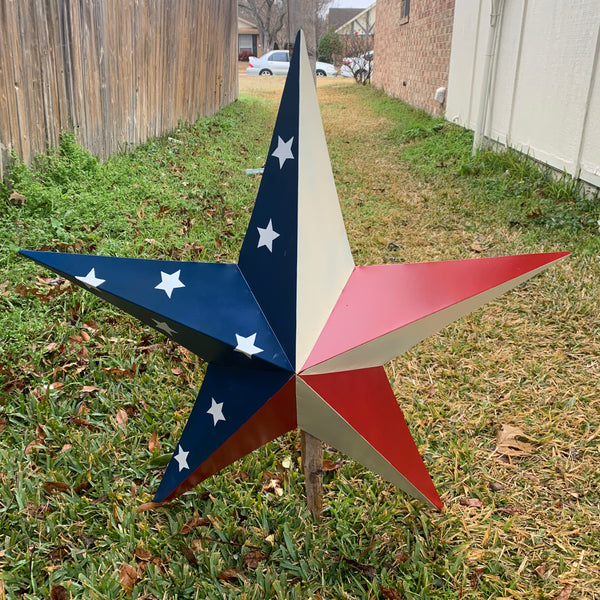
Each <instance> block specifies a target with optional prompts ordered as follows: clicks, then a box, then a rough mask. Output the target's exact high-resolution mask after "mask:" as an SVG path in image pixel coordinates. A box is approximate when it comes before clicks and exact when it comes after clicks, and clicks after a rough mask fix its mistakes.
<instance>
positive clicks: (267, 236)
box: [256, 219, 279, 252]
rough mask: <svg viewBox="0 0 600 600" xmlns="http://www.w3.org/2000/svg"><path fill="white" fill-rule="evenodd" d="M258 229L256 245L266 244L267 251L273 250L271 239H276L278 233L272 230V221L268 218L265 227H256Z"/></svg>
mask: <svg viewBox="0 0 600 600" xmlns="http://www.w3.org/2000/svg"><path fill="white" fill-rule="evenodd" d="M256 229H258V235H259V236H260V237H259V240H258V246H257V248H260V247H261V246H266V247H267V248H268V249H269V252H273V240H276V239H277V238H278V237H279V234H278V233H277V232H276V231H274V230H273V222H272V221H271V219H269V224H268V225H267V226H266V227H257V228H256Z"/></svg>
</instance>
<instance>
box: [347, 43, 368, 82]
mask: <svg viewBox="0 0 600 600" xmlns="http://www.w3.org/2000/svg"><path fill="white" fill-rule="evenodd" d="M372 71H373V50H369V52H365V53H364V54H361V55H359V56H354V57H351V58H344V60H343V61H342V67H341V69H340V75H342V77H354V78H355V79H360V80H361V81H364V80H366V79H370V77H371V73H372Z"/></svg>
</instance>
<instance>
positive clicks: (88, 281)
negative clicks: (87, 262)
mask: <svg viewBox="0 0 600 600" xmlns="http://www.w3.org/2000/svg"><path fill="white" fill-rule="evenodd" d="M75 279H79V281H81V283H85V285H87V286H89V287H98V286H99V285H102V284H103V283H104V282H105V281H106V279H99V278H98V277H96V269H92V270H91V271H90V272H89V273H88V274H87V275H86V276H85V277H82V276H77V275H76V276H75Z"/></svg>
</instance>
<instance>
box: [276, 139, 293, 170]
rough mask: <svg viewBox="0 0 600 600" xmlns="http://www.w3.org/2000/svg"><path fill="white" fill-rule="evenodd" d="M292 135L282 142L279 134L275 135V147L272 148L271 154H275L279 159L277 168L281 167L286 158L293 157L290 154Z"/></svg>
mask: <svg viewBox="0 0 600 600" xmlns="http://www.w3.org/2000/svg"><path fill="white" fill-rule="evenodd" d="M293 141H294V137H293V136H292V137H291V138H290V139H289V140H288V141H287V142H284V141H283V140H282V139H281V138H280V137H279V136H277V148H275V150H273V154H272V155H271V156H276V157H277V158H278V159H279V168H280V169H281V168H282V167H283V164H284V163H285V161H286V160H287V159H288V158H292V159H293V158H294V155H293V154H292V142H293Z"/></svg>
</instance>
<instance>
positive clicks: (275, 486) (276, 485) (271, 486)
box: [262, 479, 283, 498]
mask: <svg viewBox="0 0 600 600" xmlns="http://www.w3.org/2000/svg"><path fill="white" fill-rule="evenodd" d="M262 491H263V492H272V493H273V494H275V495H276V496H278V497H279V498H281V496H283V487H282V486H281V481H279V479H269V480H268V481H267V482H266V483H265V484H264V485H263V487H262Z"/></svg>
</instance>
